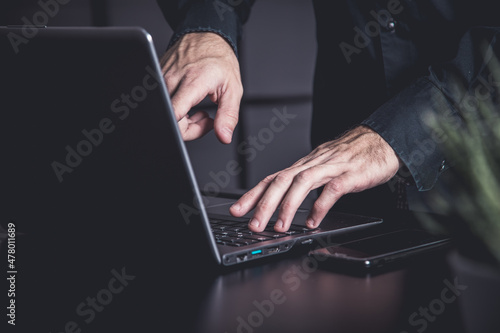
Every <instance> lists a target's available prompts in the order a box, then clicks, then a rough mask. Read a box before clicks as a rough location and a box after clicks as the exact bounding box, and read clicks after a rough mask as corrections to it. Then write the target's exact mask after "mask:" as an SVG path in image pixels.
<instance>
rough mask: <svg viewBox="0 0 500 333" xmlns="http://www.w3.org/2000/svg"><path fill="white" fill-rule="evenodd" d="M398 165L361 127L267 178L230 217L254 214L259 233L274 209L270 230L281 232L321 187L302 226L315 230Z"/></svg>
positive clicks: (383, 145)
mask: <svg viewBox="0 0 500 333" xmlns="http://www.w3.org/2000/svg"><path fill="white" fill-rule="evenodd" d="M401 165H402V163H401V162H400V160H399V158H398V157H397V155H396V153H395V152H394V150H393V149H392V148H391V146H389V144H388V143H387V142H386V141H384V139H382V137H381V136H380V135H378V134H377V133H376V132H374V131H373V130H371V129H370V128H368V127H365V126H359V127H356V128H355V129H353V130H352V131H349V132H348V133H346V134H345V135H344V136H342V137H341V138H339V139H337V140H334V141H330V142H327V143H324V144H322V145H320V146H319V147H318V148H316V149H315V150H314V151H312V152H311V153H310V154H309V155H307V156H306V157H304V158H302V159H300V160H298V161H297V162H296V163H295V164H293V165H292V166H291V167H289V168H287V169H285V170H282V171H279V172H277V173H275V174H272V175H270V176H267V177H266V178H265V179H264V180H262V181H261V182H260V183H259V184H257V186H255V187H254V188H253V189H251V190H250V191H249V192H247V193H245V194H244V195H243V196H242V197H241V198H240V199H239V200H238V201H237V202H235V203H234V204H233V205H232V206H231V208H230V212H231V214H232V215H234V216H238V217H240V216H243V215H244V214H246V213H248V212H249V211H250V210H252V209H253V208H255V212H254V215H253V217H252V219H251V220H250V222H249V228H250V229H251V230H253V231H257V232H258V231H263V230H264V228H265V227H266V225H267V223H268V221H269V219H270V218H271V215H272V214H273V213H274V211H275V210H276V209H277V208H278V207H279V214H278V220H277V222H276V224H275V227H274V229H275V230H276V231H278V232H285V231H287V230H288V228H289V227H290V224H291V223H292V220H293V217H294V215H295V213H296V211H297V209H298V208H299V206H300V204H301V203H302V201H304V199H305V198H306V196H307V194H308V193H309V192H310V191H311V190H313V189H316V188H318V187H321V186H323V185H325V187H324V189H323V191H322V193H321V195H320V196H319V197H318V199H317V200H316V202H315V203H314V205H313V207H312V209H311V212H310V214H309V217H308V219H307V222H306V224H307V226H308V227H309V228H316V227H318V225H319V224H320V223H321V221H322V220H323V218H324V217H325V216H326V214H327V213H328V211H329V210H330V208H331V207H332V206H333V205H334V204H335V203H336V202H337V200H339V199H340V198H341V197H342V196H343V195H344V194H347V193H352V192H361V191H363V190H366V189H369V188H372V187H375V186H377V185H380V184H383V183H385V182H387V181H389V180H390V179H391V178H392V177H393V176H394V175H395V174H396V172H397V171H398V169H399V168H400V166H401Z"/></svg>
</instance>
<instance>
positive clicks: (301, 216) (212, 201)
mask: <svg viewBox="0 0 500 333" xmlns="http://www.w3.org/2000/svg"><path fill="white" fill-rule="evenodd" d="M203 201H204V204H205V210H206V211H207V213H208V214H217V215H228V216H231V214H230V213H229V207H231V205H232V204H233V203H234V202H236V199H228V198H218V197H207V196H203ZM252 216H253V210H251V211H250V212H248V213H247V214H245V217H247V218H248V219H250V218H251V217H252ZM308 216H309V209H306V208H299V209H298V210H297V213H296V214H295V217H294V219H293V224H298V225H305V224H306V219H307V217H308ZM277 218H278V211H276V212H274V214H273V216H272V217H271V221H276V219H277Z"/></svg>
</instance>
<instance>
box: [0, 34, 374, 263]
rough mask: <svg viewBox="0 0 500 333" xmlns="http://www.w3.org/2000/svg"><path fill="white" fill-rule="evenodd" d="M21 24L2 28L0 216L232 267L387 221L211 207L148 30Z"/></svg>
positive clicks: (67, 237) (67, 238) (97, 241)
mask: <svg viewBox="0 0 500 333" xmlns="http://www.w3.org/2000/svg"><path fill="white" fill-rule="evenodd" d="M33 29H35V28H33ZM23 34H24V30H23V28H21V27H2V28H0V58H1V61H0V78H1V81H2V87H1V92H0V94H1V101H0V102H1V103H2V104H3V107H2V121H1V124H2V125H1V127H2V148H1V151H2V160H3V161H4V162H3V163H4V165H3V167H2V169H3V172H2V187H3V189H4V190H5V191H7V192H8V193H9V195H8V197H7V199H6V202H4V204H5V205H4V209H2V215H3V216H2V222H3V223H4V224H5V223H7V222H8V221H13V222H14V223H17V228H18V231H21V232H23V233H25V234H26V235H28V236H29V235H32V236H31V237H32V239H33V241H34V242H35V243H36V244H38V245H37V246H38V248H40V246H41V245H40V243H39V242H36V241H35V239H36V237H38V239H39V238H43V237H52V238H51V239H54V235H58V236H57V240H58V242H59V243H60V247H54V248H53V250H54V251H53V252H57V251H58V250H61V251H63V252H65V251H69V250H67V248H66V249H65V248H64V247H63V245H65V246H69V247H70V248H71V249H73V250H75V248H76V247H77V245H76V244H78V242H79V241H81V240H82V239H84V238H85V237H87V239H88V241H89V245H88V246H87V247H92V245H91V244H93V246H94V247H95V248H100V249H101V252H102V253H104V252H105V251H107V250H106V249H108V248H113V247H116V248H117V249H118V248H121V250H120V254H116V256H115V257H114V258H115V259H117V258H118V257H120V258H121V259H123V258H124V257H126V256H124V251H125V252H126V253H128V255H129V257H133V256H134V252H133V251H131V250H130V249H126V250H123V249H124V248H127V244H130V246H131V247H132V248H135V247H136V246H135V245H133V244H137V242H144V244H146V245H144V246H147V247H151V248H150V250H151V251H160V249H161V248H162V246H168V249H166V248H163V250H162V251H167V250H168V251H170V252H171V253H169V254H168V256H169V257H171V256H180V257H181V258H184V259H181V260H185V261H188V262H190V263H195V262H203V263H210V264H213V265H216V266H221V265H222V266H231V265H235V264H240V263H245V262H248V261H252V260H256V259H260V258H265V257H268V256H273V255H281V254H283V253H287V252H289V251H291V250H292V249H294V248H297V247H299V246H311V245H312V244H314V243H315V242H317V241H318V240H319V239H323V238H325V237H329V236H332V235H337V234H341V233H346V232H353V231H356V230H361V229H364V228H367V227H371V226H375V225H377V224H379V223H381V222H382V220H381V219H380V218H374V217H367V216H358V215H352V214H344V213H340V212H334V211H332V212H330V214H329V215H328V216H327V217H326V219H325V220H324V221H323V222H322V224H321V225H320V227H319V228H317V229H314V230H311V229H308V228H306V227H305V223H304V221H305V218H306V217H307V214H308V211H307V209H306V208H305V209H300V210H299V212H298V213H297V216H296V219H295V220H294V222H293V224H292V226H291V227H290V230H289V231H288V232H286V233H277V232H275V231H274V230H273V223H274V221H273V220H272V221H271V222H270V223H269V225H268V227H267V228H266V230H265V231H264V232H262V233H255V232H251V231H250V230H249V229H248V228H247V223H248V218H247V217H244V218H235V217H232V216H231V215H230V214H229V211H228V207H229V205H228V204H222V205H215V207H212V208H209V209H206V208H205V207H204V205H203V202H205V201H206V198H204V197H202V195H201V194H200V190H199V188H198V185H197V182H196V178H195V175H194V173H193V169H192V167H191V164H190V160H189V156H188V152H187V150H186V147H185V145H184V142H183V140H182V138H181V136H180V134H179V131H178V128H177V124H176V121H175V117H174V113H173V109H172V106H171V103H170V100H169V94H168V92H167V89H166V86H165V84H164V81H163V78H162V74H161V69H160V66H159V63H158V60H157V56H156V53H155V49H154V45H153V40H152V38H151V36H150V35H149V34H148V33H147V32H146V31H145V30H143V29H141V28H135V27H126V28H124V27H123V28H122V27H112V28H90V27H85V28H66V27H54V28H46V27H39V28H36V34H35V33H34V32H33V31H31V34H30V36H28V37H29V38H28V37H26V36H24V35H23ZM211 202H213V200H211ZM121 228H124V229H126V230H122V229H121ZM134 229H135V232H130V230H134ZM148 239H149V240H150V241H149V242H146V240H148ZM127 242H128V243H127ZM155 243H156V244H157V248H155V245H154V244H155ZM158 244H161V245H158ZM33 246H34V245H33ZM43 246H47V244H44V245H43ZM49 246H54V245H53V244H51V245H49ZM120 246H121V247H120ZM76 251H77V252H78V251H79V250H76ZM95 251H96V255H98V254H97V252H98V251H97V250H95ZM34 252H36V251H34ZM117 252H118V251H117ZM29 255H30V256H36V254H34V253H33V251H32V252H31V253H30V254H29ZM59 255H60V254H56V256H59ZM165 255H167V254H166V253H165ZM75 257H77V258H78V257H79V256H75ZM83 257H84V254H82V253H81V257H79V258H80V259H82V258H83ZM111 257H113V255H111ZM110 259H112V258H110ZM41 260H42V259H41Z"/></svg>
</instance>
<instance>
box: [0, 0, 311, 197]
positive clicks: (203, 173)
mask: <svg viewBox="0 0 500 333" xmlns="http://www.w3.org/2000/svg"><path fill="white" fill-rule="evenodd" d="M66 1H67V4H64V5H60V8H59V11H58V12H57V14H55V15H53V17H50V18H49V22H48V24H47V25H48V26H140V27H143V28H144V29H146V30H147V31H148V32H149V33H150V34H151V35H152V36H153V40H154V43H155V46H156V50H157V54H158V57H161V56H162V54H163V53H164V51H165V49H166V46H167V44H168V42H169V40H170V37H171V35H172V30H171V29H170V27H169V26H168V24H167V22H166V21H165V19H164V17H163V14H162V12H161V11H160V9H159V7H158V5H157V3H156V1H155V0H141V1H138V0H135V1H134V0H72V1H68V0H66ZM42 2H43V3H46V2H47V1H46V0H45V1H44V0H42ZM62 2H63V1H62ZM41 10H43V9H42V7H41V6H40V4H39V3H38V1H33V0H2V4H1V5H0V25H23V24H25V21H26V18H27V19H28V20H29V21H31V22H32V21H33V17H34V15H35V14H36V13H37V12H39V11H41ZM23 18H25V19H24V20H23ZM239 47H240V52H239V56H240V65H241V72H242V80H243V86H244V89H245V93H244V97H243V101H242V105H241V110H240V123H239V125H238V127H237V131H236V132H235V136H234V139H233V142H232V143H231V144H230V145H223V144H220V143H219V142H218V141H217V140H216V138H215V135H214V134H213V132H211V133H209V134H208V135H207V136H205V137H203V138H202V139H199V140H196V141H191V142H187V147H188V151H189V154H190V157H191V161H192V164H193V167H194V170H195V173H196V176H197V179H198V183H199V185H200V188H201V189H202V190H203V189H208V190H209V191H211V192H214V191H219V192H233V191H236V192H238V189H240V190H241V189H245V188H250V187H252V186H253V185H255V184H256V183H257V182H258V181H259V180H261V179H262V178H264V177H265V176H267V175H268V174H271V173H273V172H276V171H278V170H281V169H283V168H285V167H288V166H289V165H291V164H292V163H293V162H295V161H296V160H297V159H299V158H300V157H302V156H304V155H305V154H307V153H308V152H309V151H310V149H311V147H310V139H309V135H310V116H311V97H312V79H313V68H314V59H315V52H316V39H315V23H314V13H313V9H312V3H311V2H310V1H308V0H265V1H257V2H256V4H255V5H254V7H253V10H252V14H251V16H250V19H249V21H248V22H247V24H246V26H245V30H244V35H243V39H242V41H241V44H240V46H239ZM76 65H78V64H75V66H76ZM124 70H126V68H124ZM201 108H202V109H204V110H206V111H208V112H210V113H212V114H213V113H214V111H215V108H214V105H213V104H212V103H211V102H210V101H204V102H203V103H202V105H201ZM273 110H274V112H273ZM284 110H286V113H287V114H292V115H296V117H295V118H293V119H290V120H289V122H288V124H286V125H284V126H281V125H280V124H281V122H280V121H278V120H275V121H276V123H274V121H272V119H273V118H276V111H278V112H279V113H283V111H284ZM271 123H272V124H273V125H274V126H272V125H271ZM273 128H274V129H276V128H278V129H279V131H276V130H273ZM234 161H236V162H234ZM235 163H237V164H235ZM235 165H237V166H240V167H241V169H238V170H240V171H239V172H236V173H235V172H226V170H227V169H228V168H229V169H230V170H231V171H232V170H234V166H235ZM230 173H232V175H231V174H230ZM228 175H229V176H230V177H229V178H227V177H226V176H228ZM214 184H215V185H216V186H213V185H214ZM211 185H212V186H211Z"/></svg>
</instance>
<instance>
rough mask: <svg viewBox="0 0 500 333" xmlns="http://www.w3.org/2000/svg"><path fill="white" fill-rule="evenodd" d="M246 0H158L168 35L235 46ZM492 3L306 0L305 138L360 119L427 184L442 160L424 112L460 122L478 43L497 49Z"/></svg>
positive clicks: (477, 72)
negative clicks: (309, 11)
mask: <svg viewBox="0 0 500 333" xmlns="http://www.w3.org/2000/svg"><path fill="white" fill-rule="evenodd" d="M253 2H254V1H252V0H216V1H214V0H206V1H200V0H198V1H196V0H178V1H173V0H158V3H159V5H160V7H161V8H162V10H163V12H164V14H165V17H166V19H167V21H168V22H169V23H170V25H171V26H172V27H173V29H174V31H175V35H174V36H173V38H172V40H171V44H172V43H174V42H175V41H176V40H177V39H178V38H179V37H180V36H182V35H183V34H185V33H188V32H194V31H212V32H216V33H218V34H220V35H221V36H223V37H224V38H225V39H226V40H227V41H228V43H230V44H231V46H232V47H233V49H234V50H235V52H236V53H237V50H238V47H237V46H238V41H239V39H240V36H241V30H242V25H243V24H244V23H245V21H246V20H247V19H248V16H249V13H250V8H251V6H252V4H253ZM496 2H497V1H495V0H489V1H488V0H475V1H470V0H465V1H456V0H419V1H414V0H388V1H374V0H373V1H368V0H336V1H326V0H316V1H313V4H314V9H315V14H316V25H317V43H318V49H317V60H316V72H315V78H314V96H313V121H312V143H313V145H317V144H320V143H322V142H325V141H327V140H331V139H334V138H335V137H337V136H338V135H340V134H341V133H343V132H345V131H346V130H347V129H349V128H351V127H353V126H355V125H359V124H364V125H367V126H369V127H371V128H372V129H374V130H375V131H376V132H378V133H379V134H380V135H381V136H382V137H383V138H384V139H385V140H386V141H387V142H388V143H389V144H390V145H391V146H392V148H393V149H394V150H395V152H396V153H397V154H398V156H399V157H400V159H401V160H402V161H403V162H404V163H405V165H406V166H407V168H408V169H409V171H410V172H411V176H412V177H410V178H412V180H413V181H414V183H415V185H416V187H417V189H418V190H420V191H425V190H429V189H431V188H432V187H433V185H434V184H435V182H436V180H437V179H438V177H439V175H440V174H441V173H442V172H443V171H444V170H446V169H447V168H448V163H447V162H446V160H445V157H444V155H443V152H442V151H441V150H440V148H439V145H438V144H439V143H440V142H439V141H440V140H441V139H442V138H440V137H439V132H436V131H432V130H430V129H429V127H428V126H427V124H426V122H425V121H424V119H425V114H426V113H427V112H449V113H450V115H451V116H452V117H455V118H456V119H457V121H460V119H461V117H460V113H461V112H462V111H463V108H462V107H461V106H463V99H464V96H465V95H464V94H465V92H467V91H473V90H474V89H475V85H477V82H478V80H479V79H480V78H482V80H480V81H481V82H488V79H489V76H488V73H487V69H488V66H486V65H487V64H486V63H485V55H484V52H483V49H484V47H485V45H486V46H488V45H489V46H490V47H491V49H492V50H493V51H494V53H496V54H498V53H500V52H499V48H500V46H499V45H498V42H497V36H498V34H499V33H500V29H497V28H489V27H495V26H500V23H499V22H500V15H498V12H497V10H496ZM297 24H300V22H297ZM483 43H486V44H483ZM490 59H491V58H487V59H486V62H488V61H489V60H490ZM490 84H492V85H495V83H494V82H490Z"/></svg>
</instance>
